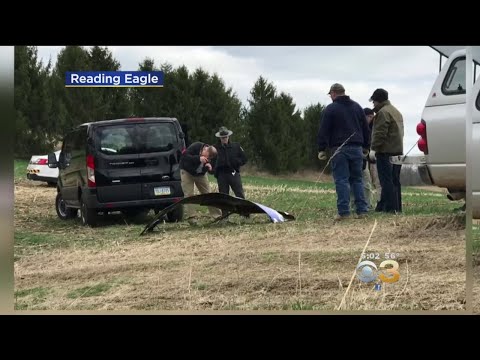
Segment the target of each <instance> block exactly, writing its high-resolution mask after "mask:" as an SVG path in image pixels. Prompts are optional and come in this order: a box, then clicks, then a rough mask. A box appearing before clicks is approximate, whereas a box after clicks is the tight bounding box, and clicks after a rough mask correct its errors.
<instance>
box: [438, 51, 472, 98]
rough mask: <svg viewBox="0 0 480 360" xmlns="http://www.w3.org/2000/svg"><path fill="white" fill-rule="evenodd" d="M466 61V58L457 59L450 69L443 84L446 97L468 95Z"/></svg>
mask: <svg viewBox="0 0 480 360" xmlns="http://www.w3.org/2000/svg"><path fill="white" fill-rule="evenodd" d="M466 70H467V66H466V60H465V58H458V59H456V60H455V61H454V62H453V63H452V64H451V65H450V68H449V69H448V72H447V76H445V80H444V81H443V84H442V93H443V94H444V95H458V94H465V93H466V82H467V75H466Z"/></svg>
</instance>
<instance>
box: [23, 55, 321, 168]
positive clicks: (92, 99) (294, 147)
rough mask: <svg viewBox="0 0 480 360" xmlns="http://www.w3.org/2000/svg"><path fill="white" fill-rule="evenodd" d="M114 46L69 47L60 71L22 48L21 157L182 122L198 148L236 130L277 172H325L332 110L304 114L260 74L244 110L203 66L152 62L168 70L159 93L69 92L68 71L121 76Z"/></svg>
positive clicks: (256, 159)
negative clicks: (135, 121)
mask: <svg viewBox="0 0 480 360" xmlns="http://www.w3.org/2000/svg"><path fill="white" fill-rule="evenodd" d="M117 70H120V63H119V61H118V60H116V59H115V58H114V57H113V54H112V53H111V52H110V51H109V50H108V48H103V47H98V46H95V47H92V48H90V49H88V48H84V47H81V46H66V47H64V48H63V49H62V50H61V51H60V53H59V54H58V56H57V59H56V62H55V65H54V66H53V65H52V63H51V62H48V63H47V64H44V63H43V62H42V61H41V60H40V59H39V58H38V49H37V47H35V46H16V47H15V109H16V116H17V119H16V138H15V155H16V156H17V157H25V158H29V157H30V156H31V155H33V154H45V153H47V152H50V151H52V149H53V147H54V146H55V144H56V143H57V142H58V141H59V140H61V138H62V136H63V135H64V134H65V133H66V132H68V131H69V130H71V129H73V128H74V127H75V126H77V125H79V124H82V123H85V122H92V121H99V120H106V119H117V118H125V117H151V116H159V117H175V118H177V119H178V120H179V121H180V123H181V124H182V125H183V126H184V127H185V128H186V130H187V131H186V132H187V136H188V138H189V140H190V142H193V141H204V142H208V143H213V142H215V141H217V139H216V138H215V136H214V134H215V132H216V131H217V130H218V128H219V127H220V126H227V127H228V128H231V129H232V130H233V131H234V133H235V134H234V138H233V140H234V141H237V142H240V143H241V144H242V147H243V148H244V150H245V151H246V153H247V156H248V158H249V159H250V163H251V164H253V165H255V166H256V167H258V168H259V169H261V170H265V171H268V172H270V173H273V174H278V173H282V172H295V171H298V170H301V169H320V168H323V167H324V166H325V163H323V162H320V161H318V159H317V145H316V135H317V132H318V129H319V126H320V120H321V114H322V111H323V109H324V106H323V105H321V104H320V103H318V104H312V105H310V106H308V107H307V108H305V109H303V111H300V110H298V109H297V106H296V104H295V102H294V100H293V98H292V97H291V96H290V95H289V94H286V93H284V92H282V91H279V90H278V89H277V88H276V87H275V85H274V84H273V83H271V82H269V81H268V80H267V79H265V78H264V77H262V76H260V77H259V78H258V80H257V81H256V82H255V84H254V85H253V87H252V89H251V91H250V97H249V99H248V104H242V102H241V101H240V100H239V98H238V97H237V94H236V93H235V92H234V90H233V89H232V88H231V87H227V86H226V85H225V83H224V81H223V80H222V78H221V77H220V76H219V75H218V74H209V73H208V72H206V71H205V70H203V69H202V68H197V69H195V70H193V71H190V70H189V69H187V68H186V67H185V66H178V67H175V68H174V67H173V66H172V65H171V64H168V63H162V64H158V65H157V64H156V63H155V61H154V59H150V58H146V59H144V60H143V61H142V62H141V63H140V64H139V66H138V70H139V71H158V70H161V71H163V72H164V84H165V86H164V87H163V88H160V89H158V88H157V89H153V88H66V87H65V72H66V71H117Z"/></svg>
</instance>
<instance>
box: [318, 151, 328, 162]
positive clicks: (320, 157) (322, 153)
mask: <svg viewBox="0 0 480 360" xmlns="http://www.w3.org/2000/svg"><path fill="white" fill-rule="evenodd" d="M318 160H322V161H323V160H327V153H326V152H325V151H319V152H318Z"/></svg>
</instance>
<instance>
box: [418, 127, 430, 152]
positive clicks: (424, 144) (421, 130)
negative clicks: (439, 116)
mask: <svg viewBox="0 0 480 360" xmlns="http://www.w3.org/2000/svg"><path fill="white" fill-rule="evenodd" d="M417 134H418V135H420V139H419V140H418V149H419V150H420V151H421V152H423V153H424V154H425V155H428V141H427V123H426V122H425V120H423V119H422V120H421V121H420V122H419V123H418V124H417Z"/></svg>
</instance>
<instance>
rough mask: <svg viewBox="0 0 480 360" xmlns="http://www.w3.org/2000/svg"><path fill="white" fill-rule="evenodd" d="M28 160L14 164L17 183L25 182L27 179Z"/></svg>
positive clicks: (18, 160) (19, 160)
mask: <svg viewBox="0 0 480 360" xmlns="http://www.w3.org/2000/svg"><path fill="white" fill-rule="evenodd" d="M28 162H29V161H28V160H21V159H17V160H14V162H13V174H14V178H15V181H18V180H25V179H26V178H27V166H28Z"/></svg>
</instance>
